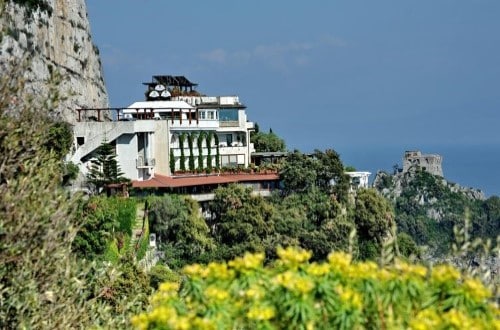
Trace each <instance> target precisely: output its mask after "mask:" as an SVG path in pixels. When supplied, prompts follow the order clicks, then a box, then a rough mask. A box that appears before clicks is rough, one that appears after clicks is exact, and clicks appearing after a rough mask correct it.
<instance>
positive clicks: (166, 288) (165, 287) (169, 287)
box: [158, 282, 179, 293]
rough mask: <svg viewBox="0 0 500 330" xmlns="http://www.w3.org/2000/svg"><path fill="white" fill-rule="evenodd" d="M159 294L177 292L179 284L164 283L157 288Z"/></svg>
mask: <svg viewBox="0 0 500 330" xmlns="http://www.w3.org/2000/svg"><path fill="white" fill-rule="evenodd" d="M158 289H159V291H160V292H168V293H171V292H177V291H178V290H179V283H177V282H164V283H162V284H160V287H159V288H158Z"/></svg>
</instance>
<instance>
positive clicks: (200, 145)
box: [198, 131, 205, 172]
mask: <svg viewBox="0 0 500 330" xmlns="http://www.w3.org/2000/svg"><path fill="white" fill-rule="evenodd" d="M204 140H205V132H203V131H201V132H200V134H199V135H198V171H200V172H201V171H203V141H204Z"/></svg>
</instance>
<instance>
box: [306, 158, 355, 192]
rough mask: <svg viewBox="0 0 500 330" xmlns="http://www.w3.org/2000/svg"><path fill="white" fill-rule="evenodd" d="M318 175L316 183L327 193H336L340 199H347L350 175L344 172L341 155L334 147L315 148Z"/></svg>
mask: <svg viewBox="0 0 500 330" xmlns="http://www.w3.org/2000/svg"><path fill="white" fill-rule="evenodd" d="M313 157H314V159H315V160H316V162H315V169H316V175H317V179H316V180H317V181H316V185H317V186H318V188H319V189H320V190H322V191H324V192H326V193H329V194H332V193H333V194H334V195H335V196H336V198H337V199H338V200H339V201H342V202H346V201H347V193H348V190H349V177H348V176H347V175H346V174H345V173H344V165H343V164H342V161H341V160H340V156H339V154H338V153H337V152H335V151H334V150H332V149H327V150H325V152H321V151H319V150H315V151H314V154H313Z"/></svg>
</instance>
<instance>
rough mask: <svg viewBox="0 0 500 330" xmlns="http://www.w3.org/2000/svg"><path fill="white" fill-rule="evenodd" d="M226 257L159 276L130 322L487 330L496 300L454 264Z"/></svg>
mask: <svg viewBox="0 0 500 330" xmlns="http://www.w3.org/2000/svg"><path fill="white" fill-rule="evenodd" d="M277 254H278V256H279V259H278V260H277V261H273V263H272V265H270V266H269V267H264V266H263V261H264V259H265V256H264V254H263V253H257V254H245V256H243V257H240V258H236V259H234V260H232V261H230V262H228V263H210V264H209V265H208V266H203V265H199V264H194V265H190V266H186V267H185V268H184V270H183V273H184V275H185V276H186V277H185V280H184V281H183V282H182V284H181V285H179V283H178V282H177V281H174V282H165V283H163V284H161V285H160V286H159V290H158V292H157V293H156V294H155V295H154V296H153V298H152V310H150V311H148V312H145V313H141V314H139V315H137V316H136V317H134V318H133V320H132V322H133V324H134V325H135V326H136V328H137V329H192V328H193V329H471V328H474V329H492V328H497V327H499V326H500V324H499V320H498V318H497V317H498V311H499V310H498V307H496V306H495V305H492V304H489V300H488V298H489V297H491V292H489V291H488V290H487V289H486V288H485V287H484V286H483V285H482V284H481V283H480V282H479V281H477V280H475V279H472V278H469V277H467V276H464V275H462V274H461V273H460V272H459V271H458V270H456V269H454V268H453V267H450V266H446V265H441V266H436V267H434V268H433V269H428V268H426V267H423V266H420V265H411V264H407V263H404V262H401V261H396V262H395V263H394V264H392V265H388V266H386V267H383V268H381V267H379V266H377V264H375V263H373V262H365V263H352V262H351V256H350V255H349V254H345V253H338V252H337V253H331V254H330V255H329V256H328V261H327V262H322V263H314V262H313V263H310V262H308V260H309V259H310V257H311V253H310V252H307V251H302V250H296V249H283V248H278V250H277Z"/></svg>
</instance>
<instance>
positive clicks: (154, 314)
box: [149, 306, 177, 324]
mask: <svg viewBox="0 0 500 330" xmlns="http://www.w3.org/2000/svg"><path fill="white" fill-rule="evenodd" d="M176 318H177V311H176V310H175V309H174V308H173V307H165V306H159V307H156V308H155V309H153V310H152V311H151V313H150V314H149V320H150V321H151V322H156V323H160V324H166V323H167V322H169V321H171V320H173V319H176Z"/></svg>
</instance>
